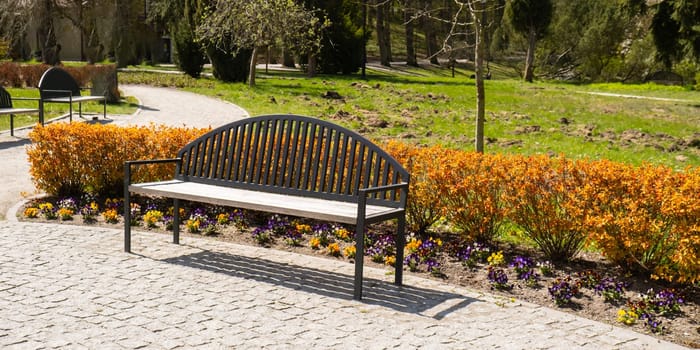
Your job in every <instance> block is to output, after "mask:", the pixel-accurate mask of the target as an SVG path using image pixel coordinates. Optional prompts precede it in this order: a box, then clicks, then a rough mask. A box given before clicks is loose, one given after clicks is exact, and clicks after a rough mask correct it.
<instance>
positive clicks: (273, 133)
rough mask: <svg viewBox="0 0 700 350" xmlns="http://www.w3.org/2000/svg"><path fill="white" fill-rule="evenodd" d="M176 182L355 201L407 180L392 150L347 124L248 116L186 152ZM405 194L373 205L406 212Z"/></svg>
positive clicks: (378, 197)
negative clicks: (363, 191) (368, 190)
mask: <svg viewBox="0 0 700 350" xmlns="http://www.w3.org/2000/svg"><path fill="white" fill-rule="evenodd" d="M178 157H180V158H182V162H181V164H180V165H179V166H178V169H176V174H175V177H176V178H177V179H181V180H185V181H194V182H202V183H210V184H216V185H223V186H230V187H238V188H246V189H252V190H259V191H267V192H275V193H285V194H292V195H301V196H307V197H318V198H325V199H334V200H340V201H347V202H356V201H357V194H358V189H361V188H367V187H376V186H384V185H390V184H398V183H402V182H405V183H408V182H409V174H408V172H407V171H406V170H405V169H404V168H403V167H402V166H401V165H400V164H399V163H398V162H397V161H396V160H395V159H394V158H392V157H391V156H389V155H388V154H387V153H386V152H385V151H383V150H381V149H380V148H379V147H378V146H377V145H375V144H373V143H372V142H370V141H369V140H367V139H365V138H364V137H362V136H360V135H359V134H357V133H355V132H353V131H351V130H348V129H345V128H343V127H341V126H338V125H335V124H332V123H329V122H326V121H323V120H319V119H314V118H310V117H304V116H298V115H267V116H259V117H253V118H246V119H242V120H239V121H236V122H233V123H230V124H228V125H224V126H222V127H219V128H217V129H214V130H212V131H210V132H208V133H207V134H205V135H203V136H201V137H200V138H198V139H197V140H194V141H192V142H191V143H189V144H188V145H186V146H185V147H184V148H183V149H182V150H180V152H179V154H178ZM403 197H404V196H402V195H400V191H387V192H383V193H377V194H375V195H372V196H371V197H369V199H368V201H367V202H368V203H369V204H376V205H384V206H390V207H396V208H398V207H403V206H404V205H405V201H406V198H403Z"/></svg>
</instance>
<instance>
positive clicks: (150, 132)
mask: <svg viewBox="0 0 700 350" xmlns="http://www.w3.org/2000/svg"><path fill="white" fill-rule="evenodd" d="M207 130H208V129H191V128H174V127H167V126H154V125H151V126H149V127H143V126H142V127H118V126H114V125H101V124H96V125H91V124H86V123H71V124H67V123H56V124H50V125H48V126H46V127H42V126H40V125H37V127H35V128H34V130H32V132H31V133H30V134H29V138H30V139H31V141H32V144H31V145H30V146H29V147H28V149H27V154H28V156H29V162H30V174H31V176H32V179H33V181H34V184H35V185H36V187H37V188H38V189H39V190H41V191H43V192H45V193H48V194H52V195H58V196H64V195H76V194H78V195H80V194H83V193H94V194H102V195H116V194H121V192H122V190H123V188H122V186H123V179H124V162H125V161H127V160H135V159H153V158H172V157H174V156H176V155H177V151H178V150H179V149H180V148H182V147H183V146H184V145H185V144H187V143H188V142H190V141H191V140H194V139H195V138H196V137H198V136H199V135H201V134H203V133H204V132H206V131H207ZM173 172H174V168H173V167H172V166H171V165H170V166H169V165H154V166H148V167H140V168H139V169H138V170H137V171H136V172H135V173H134V174H133V176H134V179H135V180H136V181H145V180H152V179H163V178H167V177H168V176H170V177H172V174H173Z"/></svg>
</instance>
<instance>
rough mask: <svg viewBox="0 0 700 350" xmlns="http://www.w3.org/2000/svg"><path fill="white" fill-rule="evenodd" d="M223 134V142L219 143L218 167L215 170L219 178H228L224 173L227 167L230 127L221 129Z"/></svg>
mask: <svg viewBox="0 0 700 350" xmlns="http://www.w3.org/2000/svg"><path fill="white" fill-rule="evenodd" d="M222 134H223V135H224V136H223V142H222V143H221V150H220V151H221V154H219V169H218V170H217V172H216V175H217V177H218V178H219V179H224V180H228V178H227V176H226V174H227V170H226V169H227V167H228V162H227V157H226V154H227V153H228V152H229V151H228V150H229V148H230V147H231V144H230V142H231V129H226V130H224V131H222Z"/></svg>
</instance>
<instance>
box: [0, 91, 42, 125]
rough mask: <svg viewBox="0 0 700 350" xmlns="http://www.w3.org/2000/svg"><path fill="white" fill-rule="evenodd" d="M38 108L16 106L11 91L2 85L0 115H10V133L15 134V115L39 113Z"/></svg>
mask: <svg viewBox="0 0 700 350" xmlns="http://www.w3.org/2000/svg"><path fill="white" fill-rule="evenodd" d="M38 112H39V109H37V108H14V107H13V106H12V97H11V96H10V93H9V92H7V90H5V88H3V87H2V86H0V115H8V114H9V115H10V135H11V136H15V115H17V114H31V113H38Z"/></svg>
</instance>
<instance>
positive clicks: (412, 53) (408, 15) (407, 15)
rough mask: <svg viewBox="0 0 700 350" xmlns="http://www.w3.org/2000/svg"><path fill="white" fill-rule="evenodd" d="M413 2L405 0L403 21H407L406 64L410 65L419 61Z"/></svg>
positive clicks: (415, 65)
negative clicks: (415, 39)
mask: <svg viewBox="0 0 700 350" xmlns="http://www.w3.org/2000/svg"><path fill="white" fill-rule="evenodd" d="M412 6H413V3H412V1H411V0H405V1H404V10H403V21H404V23H405V27H404V29H405V30H406V64H407V65H409V66H414V67H417V66H418V61H417V60H416V48H415V46H414V45H413V40H414V33H413V29H414V25H413V12H414V10H413V8H412Z"/></svg>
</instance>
